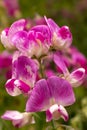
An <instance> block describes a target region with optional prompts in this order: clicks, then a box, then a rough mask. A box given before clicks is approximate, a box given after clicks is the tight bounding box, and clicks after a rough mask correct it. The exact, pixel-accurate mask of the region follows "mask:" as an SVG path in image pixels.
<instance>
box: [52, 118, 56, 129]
mask: <svg viewBox="0 0 87 130" xmlns="http://www.w3.org/2000/svg"><path fill="white" fill-rule="evenodd" d="M51 125H52V127H53V130H56V128H55V124H54V121H53V120H52V121H51Z"/></svg>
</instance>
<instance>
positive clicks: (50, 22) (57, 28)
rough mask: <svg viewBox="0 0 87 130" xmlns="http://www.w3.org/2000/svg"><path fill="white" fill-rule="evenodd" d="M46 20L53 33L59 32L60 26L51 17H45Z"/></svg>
mask: <svg viewBox="0 0 87 130" xmlns="http://www.w3.org/2000/svg"><path fill="white" fill-rule="evenodd" d="M45 20H46V23H47V25H48V27H49V29H50V31H51V33H54V32H56V33H57V32H58V30H59V28H60V27H59V26H58V25H57V24H56V23H55V22H54V21H53V20H52V19H51V18H49V19H47V18H46V17H45Z"/></svg>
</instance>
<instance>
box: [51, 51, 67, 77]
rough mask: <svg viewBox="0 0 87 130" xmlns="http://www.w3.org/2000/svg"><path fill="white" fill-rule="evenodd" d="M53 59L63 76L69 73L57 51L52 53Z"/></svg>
mask: <svg viewBox="0 0 87 130" xmlns="http://www.w3.org/2000/svg"><path fill="white" fill-rule="evenodd" d="M53 61H54V63H55V64H56V65H57V66H58V67H59V69H61V71H62V72H63V74H64V75H65V76H67V75H68V74H69V72H68V69H67V67H66V65H65V63H64V61H63V58H62V56H61V55H60V54H59V53H58V52H57V53H55V54H54V55H53Z"/></svg>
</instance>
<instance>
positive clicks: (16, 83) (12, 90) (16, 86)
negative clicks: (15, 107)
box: [5, 79, 30, 96]
mask: <svg viewBox="0 0 87 130" xmlns="http://www.w3.org/2000/svg"><path fill="white" fill-rule="evenodd" d="M5 86H6V90H7V92H8V94H10V95H11V96H18V95H20V94H21V93H23V94H28V92H29V90H30V87H29V86H28V85H27V84H26V83H24V82H23V81H21V80H16V79H9V80H8V81H7V82H6V85H5Z"/></svg>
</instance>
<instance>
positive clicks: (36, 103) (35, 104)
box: [26, 79, 50, 112]
mask: <svg viewBox="0 0 87 130" xmlns="http://www.w3.org/2000/svg"><path fill="white" fill-rule="evenodd" d="M49 99H50V92H49V88H48V85H47V82H46V80H45V79H41V80H39V81H38V82H37V83H36V85H35V87H34V88H33V90H32V93H31V96H30V97H29V99H28V101H27V104H26V111H27V112H36V111H41V110H45V109H46V108H47V107H48V106H49Z"/></svg>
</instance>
